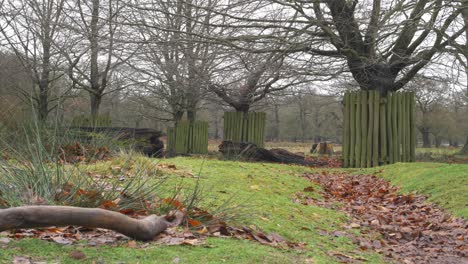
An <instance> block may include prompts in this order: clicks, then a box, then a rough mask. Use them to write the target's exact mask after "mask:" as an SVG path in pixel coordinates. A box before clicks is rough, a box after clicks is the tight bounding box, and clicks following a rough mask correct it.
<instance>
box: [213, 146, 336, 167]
mask: <svg viewBox="0 0 468 264" xmlns="http://www.w3.org/2000/svg"><path fill="white" fill-rule="evenodd" d="M219 152H221V153H222V154H223V156H224V157H225V158H228V159H242V160H246V161H256V162H272V163H283V164H296V165H303V166H314V167H328V165H330V164H332V167H337V166H341V162H338V161H336V160H335V159H331V158H327V159H323V158H313V157H307V158H306V157H305V156H304V155H301V154H297V153H292V152H290V151H287V150H285V149H269V150H268V149H265V148H260V147H257V146H256V145H255V144H252V143H245V142H232V141H223V142H222V143H221V145H219Z"/></svg>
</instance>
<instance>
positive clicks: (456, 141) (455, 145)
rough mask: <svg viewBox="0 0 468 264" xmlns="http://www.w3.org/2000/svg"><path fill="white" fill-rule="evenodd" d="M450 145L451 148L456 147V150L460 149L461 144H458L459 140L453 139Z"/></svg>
mask: <svg viewBox="0 0 468 264" xmlns="http://www.w3.org/2000/svg"><path fill="white" fill-rule="evenodd" d="M449 143H450V146H451V147H454V148H458V146H459V145H460V144H458V140H456V139H451V140H450V141H449Z"/></svg>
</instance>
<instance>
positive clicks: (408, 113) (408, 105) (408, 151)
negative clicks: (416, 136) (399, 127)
mask: <svg viewBox="0 0 468 264" xmlns="http://www.w3.org/2000/svg"><path fill="white" fill-rule="evenodd" d="M411 137H412V135H411V93H410V92H406V138H407V142H406V143H407V144H406V162H410V161H411V152H412V151H411V146H412V145H411V144H412V141H413V140H412V139H411Z"/></svg>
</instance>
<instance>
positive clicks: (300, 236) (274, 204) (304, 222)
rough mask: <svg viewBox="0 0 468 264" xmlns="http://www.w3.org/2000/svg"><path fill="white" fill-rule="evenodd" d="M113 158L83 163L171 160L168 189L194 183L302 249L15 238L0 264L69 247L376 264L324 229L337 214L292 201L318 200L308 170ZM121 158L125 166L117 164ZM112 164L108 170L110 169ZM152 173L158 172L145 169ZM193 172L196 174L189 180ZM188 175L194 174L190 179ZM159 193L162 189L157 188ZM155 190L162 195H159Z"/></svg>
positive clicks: (131, 254)
mask: <svg viewBox="0 0 468 264" xmlns="http://www.w3.org/2000/svg"><path fill="white" fill-rule="evenodd" d="M127 158H128V157H120V158H116V159H114V160H111V161H108V162H100V163H97V164H95V165H90V166H87V167H86V169H87V170H88V171H90V172H91V173H101V174H107V173H109V174H112V173H113V172H112V170H115V166H119V165H125V166H126V169H128V170H129V171H132V170H138V169H141V167H144V169H145V170H148V171H152V170H157V168H158V167H163V166H160V165H161V164H173V165H175V167H176V169H165V170H164V173H163V175H169V179H168V180H167V181H166V187H167V192H168V194H169V193H170V189H171V188H174V185H176V184H178V185H180V186H182V187H183V188H184V190H185V191H186V192H190V190H192V187H193V186H194V185H195V184H196V183H197V181H198V182H199V183H200V184H201V186H203V197H204V199H203V201H202V204H201V206H203V207H204V208H206V209H208V210H211V209H215V208H217V207H218V206H220V205H222V204H224V203H225V202H228V204H234V205H239V206H241V208H242V210H240V211H239V214H240V215H239V217H238V218H237V219H235V221H234V220H233V222H235V223H236V224H237V225H245V226H249V227H250V228H254V229H257V230H263V231H265V232H267V233H270V232H276V233H278V234H280V235H281V236H283V237H284V238H286V239H287V240H290V241H294V242H304V243H306V244H307V246H306V248H305V250H303V251H297V250H283V249H276V248H272V247H268V246H262V245H260V244H259V243H256V242H252V241H245V240H244V241H242V240H237V239H220V238H210V239H209V240H208V244H207V245H206V246H199V247H189V246H158V245H154V244H150V245H149V246H148V247H146V248H144V249H134V248H127V247H124V246H114V247H105V246H104V247H99V248H95V247H85V246H61V245H56V244H53V243H48V242H44V241H39V240H36V239H30V240H23V241H15V242H12V243H10V244H8V245H7V246H3V247H4V248H3V249H1V250H0V262H5V261H11V259H12V258H13V256H14V255H17V256H24V255H26V256H30V257H32V258H33V259H35V260H43V261H44V260H46V261H58V262H61V263H71V259H70V258H69V257H68V254H69V252H70V251H72V250H74V249H76V248H78V249H79V250H81V251H82V252H84V253H85V254H86V256H87V257H88V259H93V260H100V261H102V262H104V263H114V262H124V263H135V262H139V263H154V262H158V263H171V262H172V261H173V260H174V259H176V258H178V259H179V260H180V262H179V263H335V262H337V260H336V259H335V258H334V257H332V256H330V254H329V252H335V253H341V254H345V255H348V256H352V257H356V258H362V259H366V260H368V261H369V262H371V263H383V261H382V259H381V256H380V255H378V254H376V253H374V252H369V251H361V250H359V249H358V247H357V246H356V245H354V244H353V243H352V241H351V239H349V238H344V237H334V236H332V235H327V234H325V232H329V231H336V230H343V225H345V223H346V221H347V218H346V216H345V215H344V214H342V213H340V212H337V211H334V210H332V209H326V208H321V207H315V206H304V205H300V204H296V203H294V202H293V201H292V198H291V197H292V195H294V194H295V193H296V192H298V191H303V190H304V188H305V187H309V186H313V189H314V192H308V193H307V195H309V196H313V197H316V198H320V196H319V194H318V193H319V190H320V187H319V186H316V185H312V184H311V183H310V182H309V181H307V180H306V179H303V178H301V177H300V176H301V175H302V174H303V173H305V172H311V169H309V168H306V167H301V166H288V165H277V164H262V163H245V162H235V161H220V160H210V159H207V160H204V159H201V158H182V157H179V158H174V159H166V160H156V159H148V158H144V157H141V156H135V157H134V158H133V160H132V161H128V160H127V161H125V160H126V159H127ZM123 163H125V164H123ZM113 167H114V169H113ZM151 175H152V176H151V177H159V176H160V175H161V173H151ZM197 175H199V177H196V176H197ZM194 176H195V177H194ZM162 192H164V191H162ZM161 195H165V194H164V193H162V194H161Z"/></svg>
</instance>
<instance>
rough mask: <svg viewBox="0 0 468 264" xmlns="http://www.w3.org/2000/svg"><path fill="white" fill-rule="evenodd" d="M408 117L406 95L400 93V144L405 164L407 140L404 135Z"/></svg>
mask: <svg viewBox="0 0 468 264" xmlns="http://www.w3.org/2000/svg"><path fill="white" fill-rule="evenodd" d="M407 116H408V111H406V93H404V92H402V93H401V117H402V124H401V136H402V144H401V150H402V161H403V162H407V161H408V160H407V158H408V155H407V152H406V146H407V144H408V139H407V133H406V129H407V127H406V123H407V122H406V118H407Z"/></svg>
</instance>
